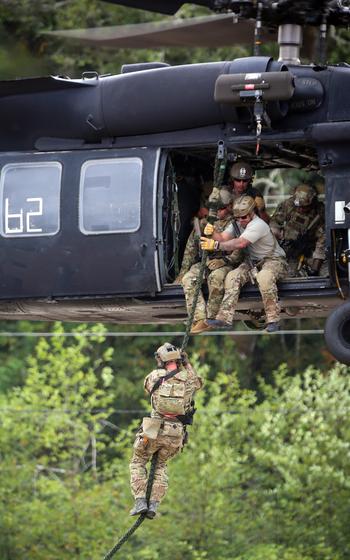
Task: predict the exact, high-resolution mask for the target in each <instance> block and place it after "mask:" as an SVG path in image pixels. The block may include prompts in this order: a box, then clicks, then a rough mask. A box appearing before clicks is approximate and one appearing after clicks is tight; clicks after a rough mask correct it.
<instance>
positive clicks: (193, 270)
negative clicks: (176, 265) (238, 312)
mask: <svg viewBox="0 0 350 560" xmlns="http://www.w3.org/2000/svg"><path fill="white" fill-rule="evenodd" d="M231 221H232V216H228V217H227V218H225V219H224V220H217V221H216V222H215V223H214V227H215V230H216V231H217V232H219V233H220V232H222V231H224V230H225V229H226V227H227V225H228V224H229V223H230V222H231ZM206 223H207V222H206V220H202V221H201V223H200V225H201V231H202V232H203V230H204V227H205V225H206ZM199 261H200V252H199V243H198V239H197V236H196V234H195V233H194V232H192V233H191V236H190V237H189V240H188V243H187V246H186V250H185V255H184V260H183V263H182V266H181V271H183V270H186V273H184V275H183V278H182V280H181V284H182V287H183V290H184V293H185V298H186V307H187V313H188V314H190V312H191V310H192V305H193V299H194V295H195V291H196V287H197V281H198V275H199V270H200V266H201V265H200V262H199ZM240 262H242V254H241V252H240V251H238V250H237V251H233V252H232V253H231V254H230V255H228V254H227V253H226V252H225V251H215V252H213V253H211V254H210V255H209V256H208V258H207V267H206V274H205V276H206V281H207V284H208V292H209V295H208V304H207V305H206V303H205V299H204V296H203V294H202V291H200V292H199V295H198V300H197V305H196V309H195V312H194V317H193V320H194V323H196V322H197V321H201V320H204V319H206V318H208V319H210V318H214V317H216V314H217V312H218V310H219V307H220V304H221V301H222V298H223V295H224V280H225V277H226V275H227V274H228V273H229V272H230V270H232V269H233V268H234V267H235V266H237V265H238V264H239V263H240ZM193 263H194V264H193Z"/></svg>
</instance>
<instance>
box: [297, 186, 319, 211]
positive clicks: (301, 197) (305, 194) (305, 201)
mask: <svg viewBox="0 0 350 560" xmlns="http://www.w3.org/2000/svg"><path fill="white" fill-rule="evenodd" d="M315 196H316V192H315V190H314V189H313V188H312V187H310V185H299V186H298V187H297V188H296V189H295V191H294V195H293V198H294V206H297V207H300V206H310V204H312V201H313V200H314V198H315Z"/></svg>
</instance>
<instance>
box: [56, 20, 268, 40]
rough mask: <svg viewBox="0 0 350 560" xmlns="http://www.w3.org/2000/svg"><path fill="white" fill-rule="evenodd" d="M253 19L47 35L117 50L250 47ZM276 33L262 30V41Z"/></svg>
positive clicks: (163, 23) (169, 22)
mask: <svg viewBox="0 0 350 560" xmlns="http://www.w3.org/2000/svg"><path fill="white" fill-rule="evenodd" d="M254 26H255V23H254V20H238V19H237V18H236V17H233V16H232V14H221V15H214V16H204V17H196V18H188V19H172V20H170V19H169V20H166V21H159V22H149V23H140V24H131V25H120V26H110V27H96V28H91V29H76V30H67V31H65V30H60V31H50V32H48V33H47V34H49V35H52V36H56V37H62V38H65V39H71V40H77V41H79V42H80V43H83V44H86V45H95V46H96V45H99V46H101V47H119V48H134V49H142V48H163V47H181V46H182V47H210V48H215V47H224V46H231V45H232V44H233V43H240V44H252V42H253V40H254ZM276 38H277V33H276V31H275V30H268V29H266V28H263V29H262V40H263V41H266V42H268V41H275V40H276Z"/></svg>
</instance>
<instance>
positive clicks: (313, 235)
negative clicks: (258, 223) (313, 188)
mask: <svg viewBox="0 0 350 560" xmlns="http://www.w3.org/2000/svg"><path fill="white" fill-rule="evenodd" d="M316 216H318V220H317V221H316V222H315V224H314V226H312V227H311V228H310V230H309V234H308V236H309V240H310V244H309V250H308V251H307V253H308V254H307V255H306V258H305V260H304V262H306V264H307V265H308V266H310V267H312V263H313V260H314V259H320V260H321V261H324V260H325V258H326V254H325V243H326V233H325V208H324V204H323V202H320V201H318V200H316V202H315V204H312V205H310V206H309V211H308V212H307V213H301V212H299V211H298V209H297V208H296V206H295V204H294V198H293V197H291V198H289V199H288V200H285V201H284V202H281V204H279V206H278V207H277V208H276V210H275V212H274V214H273V216H272V218H271V222H270V227H271V229H272V230H273V231H278V232H279V231H281V230H283V239H284V240H285V241H289V240H292V241H294V240H296V239H297V237H298V236H299V235H301V234H303V233H305V232H306V231H307V228H308V227H309V225H310V224H311V223H312V222H313V221H314V219H315V218H316ZM300 256H301V255H300ZM298 267H299V268H300V264H299V258H289V259H288V275H289V276H295V275H296V274H297V271H298ZM321 272H323V271H322V270H321ZM324 272H325V273H326V271H324Z"/></svg>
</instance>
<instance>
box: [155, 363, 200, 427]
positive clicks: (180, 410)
mask: <svg viewBox="0 0 350 560" xmlns="http://www.w3.org/2000/svg"><path fill="white" fill-rule="evenodd" d="M160 379H161V378H160ZM187 379H188V373H187V371H186V370H184V369H181V370H179V371H178V372H177V373H176V374H175V375H174V376H173V377H171V378H170V379H165V380H164V381H162V382H161V383H160V385H159V387H158V388H157V389H156V390H155V391H154V392H153V393H152V397H151V401H152V408H153V409H154V411H155V412H156V413H157V414H160V415H161V416H166V415H170V416H182V415H184V414H185V413H186V410H188V408H189V406H190V403H191V399H190V398H189V397H190V395H189V394H188V391H186V381H187Z"/></svg>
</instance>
